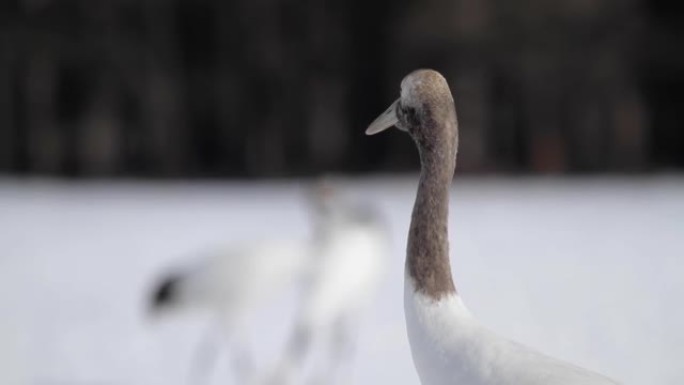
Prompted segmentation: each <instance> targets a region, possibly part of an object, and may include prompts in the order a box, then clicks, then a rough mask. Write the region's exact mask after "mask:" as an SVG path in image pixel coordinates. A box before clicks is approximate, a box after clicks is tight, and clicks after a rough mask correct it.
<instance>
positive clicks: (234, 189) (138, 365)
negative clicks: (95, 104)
mask: <svg viewBox="0 0 684 385" xmlns="http://www.w3.org/2000/svg"><path fill="white" fill-rule="evenodd" d="M415 183H416V182H415V178H414V177H406V178H393V179H388V178H379V179H364V180H360V181H349V182H348V184H346V185H345V187H346V189H347V191H348V192H349V194H353V195H357V196H364V199H367V200H368V201H369V202H373V203H374V204H375V205H377V206H378V207H379V208H380V209H381V210H382V211H383V212H384V213H385V215H386V216H387V220H388V223H389V224H390V226H391V229H392V238H393V255H392V260H391V261H390V262H391V264H390V265H389V268H388V270H387V273H386V275H385V281H384V283H383V285H382V288H381V290H380V292H379V293H378V295H377V297H376V300H375V302H374V307H373V309H372V310H371V311H369V312H368V313H367V314H366V315H365V317H364V323H363V327H362V329H361V331H360V333H359V339H360V341H359V344H358V346H357V354H356V357H355V358H354V373H353V381H352V383H353V384H359V385H363V384H397V385H402V384H418V380H417V377H416V374H415V371H414V368H413V364H412V362H411V357H410V351H409V346H408V342H407V339H406V333H405V329H404V317H403V305H402V303H403V301H402V296H403V258H404V244H405V240H406V233H407V228H408V221H409V214H410V210H411V205H412V200H413V197H414V188H415ZM303 191H304V187H303V183H302V182H297V181H292V182H287V181H280V182H268V183H264V182H261V183H235V182H226V183H208V182H207V183H193V184H190V183H166V182H164V183H152V182H145V183H138V182H117V183H107V182H94V183H76V184H74V183H66V182H51V181H42V180H12V179H3V180H0V247H1V248H0V384H6V385H12V384H30V385H34V384H35V385H72V384H73V385H85V384H88V385H128V384H130V385H134V384H136V385H137V384H140V385H143V384H144V385H156V384H165V385H181V384H182V385H187V384H188V383H189V382H188V367H189V361H190V357H191V356H192V354H193V352H194V349H195V348H196V346H197V344H198V341H199V340H200V339H201V338H202V336H203V335H204V333H205V332H206V330H207V328H208V327H209V325H210V323H209V321H208V320H207V319H206V317H204V316H202V315H195V316H193V315H188V316H184V317H181V318H178V319H175V320H165V321H160V320H158V319H154V318H152V317H150V315H149V313H148V312H146V308H145V305H146V301H147V297H148V292H149V290H150V287H151V285H152V284H153V282H154V280H155V279H157V278H158V276H159V274H160V273H161V272H162V271H163V270H164V269H165V268H166V267H167V266H168V265H169V264H173V263H176V262H179V261H183V260H184V258H186V257H188V256H192V255H193V254H192V253H193V252H195V251H197V250H202V249H206V248H207V247H211V246H212V245H217V244H230V243H231V242H233V241H238V240H244V239H259V238H263V237H264V236H278V237H288V236H293V237H302V236H306V235H307V234H308V232H309V223H308V220H309V217H308V214H307V212H306V209H305V208H306V202H304V194H303ZM452 191H453V194H452V210H451V213H450V219H451V233H450V238H451V256H452V268H453V273H454V276H455V282H456V286H457V288H458V290H459V291H460V293H461V295H462V296H463V298H464V300H465V302H466V303H467V304H468V305H469V307H470V308H471V310H472V311H473V313H474V314H475V315H476V316H477V317H478V318H479V319H480V320H481V321H482V322H483V323H484V324H485V325H487V326H488V327H490V328H492V329H494V330H496V331H497V332H499V333H501V334H504V335H506V336H509V337H512V338H514V339H516V340H518V341H521V342H524V343H525V344H527V345H530V346H533V347H536V348H538V349H541V350H543V351H545V352H547V353H549V354H552V355H555V356H557V357H560V358H564V359H567V360H570V361H573V362H575V363H577V364H579V365H582V366H585V367H588V368H591V369H595V370H597V371H600V372H602V373H604V374H606V375H608V376H610V377H613V378H615V379H618V380H620V381H621V382H623V383H624V384H633V385H637V384H646V385H659V384H660V385H680V384H683V383H684V327H683V325H684V306H683V304H684V179H683V178H681V177H642V178H636V179H619V178H618V179H615V178H608V179H594V178H590V179H472V178H459V179H457V181H456V183H455V185H454V188H453V190H452ZM295 294H296V292H295V291H294V290H293V291H292V292H287V293H283V298H281V299H277V300H276V301H275V302H274V303H273V306H272V307H270V308H268V309H266V310H264V312H263V314H260V315H259V317H258V323H257V325H256V327H255V330H254V331H253V333H252V334H253V335H252V337H253V344H254V346H253V347H254V349H255V350H256V353H257V355H258V358H259V362H260V363H263V364H264V365H268V363H269V362H273V361H274V360H275V359H276V358H277V355H278V353H279V352H280V349H281V343H282V341H283V339H284V338H285V336H286V335H287V332H288V323H287V322H285V321H286V320H288V319H291V318H292V314H293V311H294V310H293V309H294V308H295V306H294V305H293V304H294V303H295V302H296V295H295ZM273 320H277V322H273ZM230 377H231V376H230V370H229V369H228V365H224V364H221V365H220V366H219V367H218V368H217V370H216V373H215V374H212V375H211V377H210V378H209V383H212V384H229V383H231V380H230Z"/></svg>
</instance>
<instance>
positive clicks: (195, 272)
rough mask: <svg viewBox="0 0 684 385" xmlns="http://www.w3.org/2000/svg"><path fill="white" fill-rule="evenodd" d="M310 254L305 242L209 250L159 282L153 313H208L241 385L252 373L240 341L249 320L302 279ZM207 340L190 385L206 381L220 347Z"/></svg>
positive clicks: (272, 242) (211, 337)
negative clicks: (226, 346) (216, 326)
mask: <svg viewBox="0 0 684 385" xmlns="http://www.w3.org/2000/svg"><path fill="white" fill-rule="evenodd" d="M311 251H312V248H311V243H310V241H308V240H306V239H301V240H295V239H290V240H264V241H261V242H252V243H243V244H242V245H235V246H233V247H225V248H219V249H216V250H213V251H210V252H208V253H207V254H206V255H205V256H204V258H203V259H200V260H199V261H197V262H196V263H195V264H194V265H192V266H190V267H187V268H186V269H183V270H178V271H175V272H173V273H171V274H169V275H168V276H166V277H164V279H163V280H162V281H161V283H160V284H159V285H158V287H157V289H156V291H155V292H154V295H153V300H152V302H153V303H152V309H153V312H154V313H155V314H159V315H161V314H166V313H177V312H187V311H201V312H206V311H208V312H210V313H211V314H212V315H213V316H214V319H215V321H217V322H219V326H221V332H222V334H223V336H222V337H223V339H224V341H225V342H226V343H227V344H228V346H229V347H230V348H231V353H232V366H233V370H234V372H235V375H236V377H237V378H238V380H239V381H241V383H247V382H248V381H252V378H253V376H254V375H255V374H256V373H255V372H254V370H255V365H254V362H253V358H252V357H251V354H249V353H248V351H247V347H246V341H245V339H246V337H245V334H246V332H247V331H248V329H249V324H250V322H251V321H252V317H253V316H254V315H255V313H256V311H257V310H259V309H260V308H261V307H262V306H264V305H265V304H266V303H267V302H268V301H269V300H271V299H273V298H274V297H275V296H277V295H278V294H281V293H282V292H283V290H285V289H287V288H289V287H291V286H292V285H293V284H295V283H296V282H297V281H298V280H300V279H301V278H302V275H303V274H306V273H305V272H306V270H307V269H308V268H309V266H310V261H311ZM207 338H208V339H207V340H206V341H204V342H205V345H203V346H200V347H201V348H202V349H203V350H201V351H199V353H200V354H199V355H198V356H197V359H196V361H197V362H195V367H194V371H195V372H196V373H195V375H194V376H193V377H192V378H191V381H192V382H193V383H196V382H197V381H198V380H197V377H198V376H202V377H205V376H207V372H208V369H209V366H210V365H209V363H211V362H213V361H214V360H215V358H216V352H215V349H216V347H217V346H218V345H220V344H219V343H220V342H221V339H218V340H217V338H216V336H215V335H208V336H207Z"/></svg>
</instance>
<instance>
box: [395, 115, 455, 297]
mask: <svg viewBox="0 0 684 385" xmlns="http://www.w3.org/2000/svg"><path fill="white" fill-rule="evenodd" d="M450 110H451V111H449V112H450V113H449V114H447V116H444V118H445V119H426V121H424V122H423V123H422V124H423V125H424V127H421V129H420V130H419V131H420V133H415V134H412V136H413V138H414V140H415V141H416V144H417V146H418V150H419V152H420V161H421V173H420V182H419V184H418V192H417V194H416V202H415V204H414V206H413V213H412V215H411V227H410V230H409V237H408V247H407V253H406V270H407V272H408V274H409V276H410V277H411V278H412V280H413V283H414V285H415V290H416V291H418V292H421V293H422V294H425V295H428V296H430V297H432V298H434V299H439V298H441V297H442V296H444V295H448V294H452V293H455V292H456V288H455V287H454V283H453V280H452V278H451V267H450V263H449V232H448V218H449V188H450V186H451V181H452V178H453V175H454V170H455V167H456V150H457V145H458V129H457V123H456V115H455V111H454V110H453V107H452V108H451V109H450ZM452 112H453V113H452Z"/></svg>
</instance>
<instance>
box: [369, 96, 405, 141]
mask: <svg viewBox="0 0 684 385" xmlns="http://www.w3.org/2000/svg"><path fill="white" fill-rule="evenodd" d="M400 100H401V98H400V99H397V100H395V101H394V103H392V105H391V106H389V108H388V109H387V110H386V111H385V112H383V113H382V114H381V115H380V116H378V117H377V118H376V119H375V120H374V121H373V123H371V124H370V126H368V128H367V129H366V135H375V134H377V133H378V132H382V131H385V130H386V129H388V128H390V127H392V126H394V125H395V124H397V123H398V122H399V120H398V119H397V112H396V111H397V105H398V104H399V101H400Z"/></svg>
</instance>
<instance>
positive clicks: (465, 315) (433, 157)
mask: <svg viewBox="0 0 684 385" xmlns="http://www.w3.org/2000/svg"><path fill="white" fill-rule="evenodd" d="M392 126H396V127H397V128H399V129H400V130H402V131H405V132H407V133H408V134H409V135H410V136H411V138H412V139H413V140H414V142H415V143H416V146H417V147H418V152H419V154H420V161H421V174H420V181H419V183H418V191H417V194H416V200H415V205H414V207H413V213H412V216H411V225H410V230H409V235H408V246H407V253H406V270H405V284H404V312H405V316H406V327H407V331H408V337H409V342H410V345H411V353H412V355H413V362H414V364H415V366H416V370H417V371H418V375H419V377H420V380H421V382H422V384H423V385H580V384H581V385H609V384H616V382H614V381H612V380H610V379H608V378H606V377H604V376H602V375H599V374H596V373H593V372H591V371H588V370H586V369H582V368H579V367H577V366H574V365H571V364H568V363H565V362H562V361H560V360H557V359H554V358H551V357H548V356H545V355H543V354H541V353H538V352H537V351H535V350H533V349H530V348H528V347H525V346H523V345H520V344H518V343H516V342H513V341H511V340H508V339H505V338H503V337H500V336H498V335H497V334H495V333H493V332H491V331H489V330H488V329H486V328H485V327H483V326H482V325H481V324H480V323H479V322H478V321H477V320H476V319H475V318H474V317H473V316H472V315H471V314H470V312H469V311H468V309H467V308H466V307H465V306H464V304H463V302H462V301H461V298H460V296H459V294H458V293H457V291H456V288H455V286H454V283H453V280H452V277H451V268H450V261H449V245H448V228H447V227H448V222H447V219H448V210H449V187H450V185H451V181H452V178H453V174H454V170H455V167H456V153H457V150H458V123H457V120H456V109H455V107H454V101H453V98H452V96H451V91H450V90H449V86H448V85H447V82H446V80H445V79H444V77H442V75H441V74H439V73H438V72H435V71H432V70H417V71H414V72H412V73H410V74H409V75H407V76H406V77H405V78H404V79H403V81H402V82H401V95H400V98H399V99H397V100H396V101H395V102H394V103H392V105H391V106H390V107H389V108H388V109H387V110H386V111H385V112H384V113H383V114H382V115H380V116H379V117H378V118H377V119H376V120H375V121H374V122H373V123H371V125H370V126H369V127H368V129H367V130H366V134H368V135H372V134H376V133H378V132H381V131H383V130H385V129H387V128H389V127H392Z"/></svg>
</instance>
